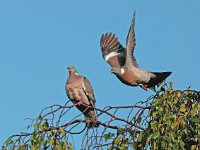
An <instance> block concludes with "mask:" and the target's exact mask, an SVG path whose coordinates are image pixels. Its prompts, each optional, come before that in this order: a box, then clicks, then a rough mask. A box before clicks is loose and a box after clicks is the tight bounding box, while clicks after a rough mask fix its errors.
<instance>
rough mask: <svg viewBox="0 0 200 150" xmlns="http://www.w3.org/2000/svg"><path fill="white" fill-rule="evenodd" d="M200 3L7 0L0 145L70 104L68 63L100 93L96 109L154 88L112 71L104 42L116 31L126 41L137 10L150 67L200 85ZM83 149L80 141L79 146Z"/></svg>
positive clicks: (2, 7) (1, 5)
mask: <svg viewBox="0 0 200 150" xmlns="http://www.w3.org/2000/svg"><path fill="white" fill-rule="evenodd" d="M199 5H200V1H198V0H193V1H182V0H176V1H173V0H168V1H159V0H152V1H136V0H126V1H116V0H110V1H108V0H101V1H95V2H94V1H92V0H86V1H81V0H79V1H78V0H76V1H70V2H69V1H64V0H61V1H52V0H43V1H39V0H35V1H26V0H18V1H14V0H13V1H0V91H1V92H0V93H1V94H0V107H1V109H0V118H1V125H0V145H2V144H3V142H4V140H5V139H6V138H7V137H8V136H10V135H11V134H14V133H20V132H21V131H23V130H24V128H25V127H26V126H27V125H28V123H29V122H28V121H27V120H25V118H35V117H36V116H37V115H38V114H39V112H40V110H41V109H43V108H44V107H46V106H49V105H52V104H64V103H65V101H66V100H67V96H66V94H65V88H64V86H65V80H66V79H67V77H68V73H67V70H66V69H67V66H68V65H74V66H75V67H76V68H77V70H78V72H79V73H80V74H82V75H84V76H86V77H87V78H88V79H89V80H90V82H91V84H92V86H93V89H94V91H95V96H96V99H97V103H96V106H97V107H99V108H104V107H105V106H107V105H133V104H135V103H136V102H137V101H139V100H145V99H146V98H147V97H148V96H149V95H151V94H152V92H151V91H148V92H145V91H143V90H142V89H140V88H134V87H128V86H126V85H123V84H122V83H121V82H120V81H119V80H118V79H117V78H116V77H115V76H114V75H110V74H109V70H110V66H109V65H108V64H107V63H106V62H105V61H104V60H103V58H102V54H101V51H100V46H99V45H100V44H99V40H100V37H101V35H102V34H103V33H105V32H115V33H116V34H117V36H118V37H119V40H120V42H121V43H122V44H123V45H124V44H125V40H126V35H127V32H128V29H129V26H130V23H131V20H132V16H133V12H134V11H136V27H135V32H136V42H137V43H136V49H135V56H136V58H137V61H138V64H139V66H141V67H142V68H146V69H148V70H151V71H172V72H173V73H172V75H171V76H170V77H169V78H168V80H167V81H172V82H174V88H175V89H185V88H186V87H188V86H191V87H192V89H196V90H199V87H200V82H199V76H200V69H199V58H200V46H199V42H200V40H199V35H200V28H199V27H200V19H199V18H200V9H199ZM77 147H78V146H77Z"/></svg>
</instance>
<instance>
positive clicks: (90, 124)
mask: <svg viewBox="0 0 200 150" xmlns="http://www.w3.org/2000/svg"><path fill="white" fill-rule="evenodd" d="M86 109H87V108H86ZM83 113H84V117H85V119H86V120H87V121H86V125H87V128H88V129H90V128H95V127H98V126H99V122H98V121H97V119H96V116H95V112H94V109H92V108H88V109H87V110H86V111H85V112H83Z"/></svg>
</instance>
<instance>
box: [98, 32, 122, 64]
mask: <svg viewBox="0 0 200 150" xmlns="http://www.w3.org/2000/svg"><path fill="white" fill-rule="evenodd" d="M100 47H101V51H102V54H103V58H104V59H105V61H107V62H108V63H109V64H110V65H111V66H112V67H122V66H123V65H124V64H125V49H124V48H123V47H122V45H121V44H120V43H119V41H118V38H117V36H116V35H115V34H112V33H106V34H105V35H104V34H103V35H102V36H101V40H100Z"/></svg>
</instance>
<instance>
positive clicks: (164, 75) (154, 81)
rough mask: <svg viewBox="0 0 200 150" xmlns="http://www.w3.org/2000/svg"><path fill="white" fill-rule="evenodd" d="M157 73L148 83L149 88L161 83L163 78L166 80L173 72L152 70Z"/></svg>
mask: <svg viewBox="0 0 200 150" xmlns="http://www.w3.org/2000/svg"><path fill="white" fill-rule="evenodd" d="M151 73H152V74H154V75H155V77H152V78H151V79H150V81H149V82H148V83H146V85H147V87H148V88H151V87H153V86H155V85H157V84H159V83H161V82H162V81H163V80H165V79H166V78H167V77H168V76H169V75H170V74H171V73H172V72H151Z"/></svg>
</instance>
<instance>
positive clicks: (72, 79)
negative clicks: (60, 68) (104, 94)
mask: <svg viewBox="0 0 200 150" xmlns="http://www.w3.org/2000/svg"><path fill="white" fill-rule="evenodd" d="M67 69H68V72H69V77H68V79H67V81H66V85H65V89H66V93H67V96H68V98H69V99H70V100H71V101H72V103H73V104H74V105H75V106H76V107H77V108H78V109H79V110H80V111H81V112H82V113H83V114H84V116H85V118H86V119H89V120H93V121H95V120H96V117H95V112H94V108H87V106H94V107H95V102H96V100H95V97H94V92H93V89H92V86H91V84H90V82H89V80H88V79H87V78H86V77H84V76H81V75H79V74H78V72H77V71H76V69H75V68H74V67H73V66H69V67H68V68H67ZM83 104H84V105H87V106H84V105H83ZM94 126H95V125H94V123H92V124H89V126H88V128H91V127H94Z"/></svg>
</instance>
